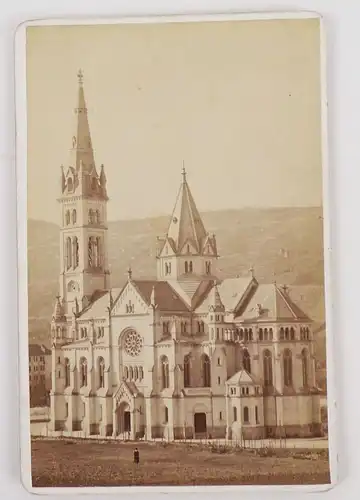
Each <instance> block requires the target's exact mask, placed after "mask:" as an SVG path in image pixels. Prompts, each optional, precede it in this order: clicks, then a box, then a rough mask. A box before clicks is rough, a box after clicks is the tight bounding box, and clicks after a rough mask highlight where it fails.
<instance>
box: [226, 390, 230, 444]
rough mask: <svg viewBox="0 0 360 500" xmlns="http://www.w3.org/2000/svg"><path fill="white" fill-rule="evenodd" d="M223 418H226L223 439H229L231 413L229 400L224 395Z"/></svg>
mask: <svg viewBox="0 0 360 500" xmlns="http://www.w3.org/2000/svg"><path fill="white" fill-rule="evenodd" d="M225 398H226V400H225V420H226V434H225V439H231V421H230V418H231V413H230V411H229V404H230V400H229V397H228V396H227V395H226V396H225Z"/></svg>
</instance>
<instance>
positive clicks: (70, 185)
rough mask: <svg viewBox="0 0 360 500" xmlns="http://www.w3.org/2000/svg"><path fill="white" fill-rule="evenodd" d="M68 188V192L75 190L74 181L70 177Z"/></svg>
mask: <svg viewBox="0 0 360 500" xmlns="http://www.w3.org/2000/svg"><path fill="white" fill-rule="evenodd" d="M67 188H68V191H72V190H73V188H74V185H73V181H72V178H71V177H69V178H68V180H67Z"/></svg>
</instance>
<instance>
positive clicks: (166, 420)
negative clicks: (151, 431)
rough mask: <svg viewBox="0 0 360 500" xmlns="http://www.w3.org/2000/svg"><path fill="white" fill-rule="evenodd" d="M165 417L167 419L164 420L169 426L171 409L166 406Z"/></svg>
mask: <svg viewBox="0 0 360 500" xmlns="http://www.w3.org/2000/svg"><path fill="white" fill-rule="evenodd" d="M164 417H165V419H164V420H165V424H167V423H168V422H169V409H168V407H167V406H165V415H164Z"/></svg>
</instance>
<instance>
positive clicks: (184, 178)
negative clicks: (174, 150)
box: [181, 160, 186, 182]
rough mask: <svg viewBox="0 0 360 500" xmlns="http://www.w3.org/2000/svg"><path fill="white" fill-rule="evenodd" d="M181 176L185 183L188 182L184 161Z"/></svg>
mask: <svg viewBox="0 0 360 500" xmlns="http://www.w3.org/2000/svg"><path fill="white" fill-rule="evenodd" d="M181 175H182V176H183V182H186V170H185V162H184V160H183V168H182V170H181Z"/></svg>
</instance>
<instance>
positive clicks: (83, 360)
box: [80, 358, 87, 387]
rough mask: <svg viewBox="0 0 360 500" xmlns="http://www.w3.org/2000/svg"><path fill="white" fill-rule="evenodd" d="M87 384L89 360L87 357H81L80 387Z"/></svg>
mask: <svg viewBox="0 0 360 500" xmlns="http://www.w3.org/2000/svg"><path fill="white" fill-rule="evenodd" d="M86 386H87V361H86V358H81V359H80V387H86Z"/></svg>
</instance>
